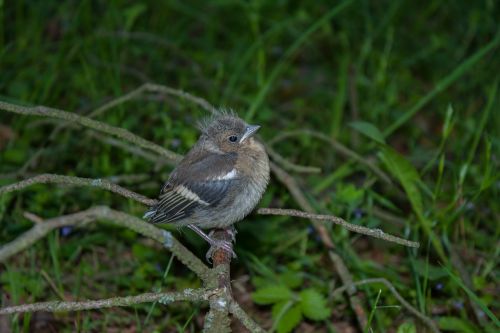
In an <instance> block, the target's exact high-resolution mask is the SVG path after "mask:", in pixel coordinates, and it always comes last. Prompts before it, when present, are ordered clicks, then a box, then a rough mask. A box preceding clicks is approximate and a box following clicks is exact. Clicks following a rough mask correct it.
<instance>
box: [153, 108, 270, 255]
mask: <svg viewBox="0 0 500 333" xmlns="http://www.w3.org/2000/svg"><path fill="white" fill-rule="evenodd" d="M258 129H259V126H252V125H248V124H246V123H245V122H244V121H243V120H242V119H240V118H238V117H237V116H236V115H234V114H228V113H220V114H217V115H215V116H214V117H212V118H211V119H210V120H209V121H207V122H206V123H205V124H204V125H202V128H201V131H202V134H201V136H200V138H199V140H198V142H197V143H196V144H195V145H194V146H193V148H191V150H190V151H189V152H188V153H187V154H186V156H185V157H184V159H183V160H182V161H181V162H180V163H179V165H178V166H177V167H176V168H175V169H174V171H173V172H172V173H171V175H170V177H169V179H168V181H167V183H166V184H165V185H164V186H163V188H162V190H161V193H160V196H159V201H158V203H157V204H156V205H155V206H153V207H151V209H150V210H149V211H148V212H146V214H145V215H144V217H145V218H146V219H147V220H148V221H150V222H152V223H172V224H174V225H177V226H188V227H190V228H191V229H193V230H195V231H196V232H198V233H199V234H200V235H201V236H202V237H203V238H205V239H206V240H207V241H208V242H209V243H210V244H211V245H212V246H214V247H225V245H224V244H216V242H215V241H213V240H212V239H211V238H210V237H209V236H207V235H206V234H205V233H203V232H202V231H201V230H200V228H202V229H210V228H225V227H229V226H231V225H233V224H234V223H235V222H238V221H240V220H242V219H243V218H244V217H245V216H246V215H248V214H249V213H250V212H251V211H252V209H253V208H254V207H255V206H256V205H257V203H258V202H259V200H260V198H261V197H262V195H263V193H264V191H265V189H266V187H267V183H268V182H269V159H268V156H267V153H266V151H265V149H264V147H263V146H262V144H261V143H259V142H258V141H257V140H256V139H255V138H254V137H253V135H254V134H255V132H256V131H257V130H258Z"/></svg>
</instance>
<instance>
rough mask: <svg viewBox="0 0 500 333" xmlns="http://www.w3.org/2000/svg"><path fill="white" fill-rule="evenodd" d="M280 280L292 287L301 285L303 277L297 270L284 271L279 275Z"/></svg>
mask: <svg viewBox="0 0 500 333" xmlns="http://www.w3.org/2000/svg"><path fill="white" fill-rule="evenodd" d="M279 279H280V281H281V282H283V283H284V284H285V285H286V286H287V287H288V288H291V289H294V288H298V287H300V286H301V285H302V283H303V281H304V279H303V278H302V275H301V274H300V273H299V272H295V271H286V272H285V273H283V274H281V275H280V276H279Z"/></svg>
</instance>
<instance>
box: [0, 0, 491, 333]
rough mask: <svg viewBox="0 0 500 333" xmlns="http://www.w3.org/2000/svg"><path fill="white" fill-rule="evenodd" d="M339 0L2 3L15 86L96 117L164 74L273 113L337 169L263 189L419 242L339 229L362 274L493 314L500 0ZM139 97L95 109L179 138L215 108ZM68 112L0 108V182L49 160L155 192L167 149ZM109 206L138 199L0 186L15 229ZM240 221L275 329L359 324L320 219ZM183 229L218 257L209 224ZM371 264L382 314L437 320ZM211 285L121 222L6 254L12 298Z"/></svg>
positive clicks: (378, 316)
mask: <svg viewBox="0 0 500 333" xmlns="http://www.w3.org/2000/svg"><path fill="white" fill-rule="evenodd" d="M336 5H337V7H335V8H334V6H330V5H329V4H328V3H327V2H304V3H300V2H286V1H280V2H262V1H254V2H249V3H247V2H227V1H212V2H210V4H206V3H205V2H200V1H189V2H181V1H166V2H156V1H139V2H134V3H125V2H118V3H111V2H87V1H82V2H65V3H59V2H55V1H54V2H50V1H47V2H35V3H32V2H29V3H28V2H23V1H16V2H9V3H8V4H7V3H3V2H1V3H0V18H1V19H2V22H3V24H2V25H1V26H0V45H1V49H0V68H1V72H0V78H1V80H0V99H1V100H4V101H8V102H15V103H17V104H24V105H46V106H50V107H55V108H58V109H62V110H68V111H72V112H73V113H75V114H78V115H89V113H91V112H92V111H94V110H96V109H98V108H99V107H100V106H102V105H105V103H106V102H107V101H110V100H112V99H114V98H116V97H118V96H122V95H125V94H127V93H128V92H131V91H133V90H134V89H136V88H137V87H140V86H141V85H142V84H144V83H155V84H161V85H166V86H169V87H173V88H178V89H182V90H183V91H186V92H188V93H191V94H193V95H196V96H200V97H203V98H204V99H206V100H208V101H209V102H210V103H212V104H214V105H217V106H224V107H230V108H233V109H234V110H235V111H237V112H238V113H239V114H240V115H241V116H242V117H246V118H247V119H251V121H252V122H253V123H256V124H259V125H261V126H262V129H261V136H262V138H263V139H264V140H265V141H266V142H267V143H268V144H269V145H270V146H271V147H272V148H273V150H274V151H275V152H277V153H278V154H280V155H281V156H283V157H285V158H286V159H287V160H288V161H290V162H293V163H295V164H298V165H302V166H314V167H319V168H321V173H314V172H312V173H297V172H295V171H293V170H289V173H290V174H291V175H292V176H293V177H294V179H295V182H296V185H297V187H298V188H299V189H300V191H301V193H304V194H305V195H304V197H303V198H302V199H300V198H298V197H297V195H296V194H294V192H293V187H292V188H290V187H286V186H283V185H282V181H280V180H279V179H278V178H277V177H275V178H274V179H273V181H272V183H271V186H270V187H269V189H268V191H267V193H266V195H265V197H264V198H263V200H262V202H261V204H260V206H261V207H269V206H272V207H288V208H297V209H301V210H308V209H307V208H304V205H306V206H307V205H308V206H309V207H310V209H311V210H313V211H314V212H316V213H319V214H332V215H336V216H340V217H342V218H344V219H345V220H347V221H350V222H352V223H355V224H359V225H362V226H366V227H370V228H375V229H377V228H380V229H382V230H384V231H385V232H390V233H392V234H397V235H403V236H404V237H405V238H408V239H411V240H413V241H418V242H420V243H421V247H420V249H418V250H414V249H406V248H404V247H400V246H396V245H393V244H390V243H385V242H382V241H379V240H376V239H372V238H366V237H362V236H359V235H354V234H350V233H348V232H347V231H345V230H343V229H340V228H338V227H332V226H331V225H328V226H327V229H326V230H327V233H328V235H329V237H331V238H332V239H333V243H334V245H335V251H336V253H338V255H339V256H340V257H341V258H342V259H343V261H344V262H345V264H346V266H347V269H348V270H349V272H350V274H351V275H352V278H353V280H354V281H359V280H363V279H385V280H387V281H389V282H391V283H392V284H393V286H394V288H396V289H397V291H398V292H399V294H400V295H401V296H402V297H403V299H404V300H406V301H407V302H409V303H410V304H412V305H413V306H414V307H415V308H416V309H417V310H418V311H420V312H421V313H423V314H425V315H427V316H429V317H431V318H433V319H434V320H435V321H436V322H437V324H438V326H439V327H440V329H442V330H444V331H446V330H449V331H462V332H476V331H491V332H493V331H495V330H496V329H498V328H496V325H497V324H495V319H496V318H495V315H496V316H498V314H499V310H498V309H499V304H498V295H499V291H498V287H497V286H498V285H499V283H498V282H499V281H498V279H499V272H498V256H499V250H498V248H499V247H498V236H499V233H500V228H499V224H498V219H499V213H500V211H499V205H498V203H497V201H498V197H499V193H498V192H499V186H498V184H499V179H498V172H497V170H498V163H499V162H498V156H499V138H498V134H497V132H498V130H497V129H498V128H500V117H499V116H498V107H499V97H498V95H499V94H498V84H499V81H498V79H499V76H498V74H497V73H499V72H500V61H499V60H498V58H499V57H498V50H499V48H498V45H499V44H500V37H499V36H500V35H499V31H498V26H497V21H498V19H497V18H498V17H499V15H500V9H499V8H498V5H497V4H496V3H495V2H484V3H483V2H470V3H462V2H441V1H430V2H427V3H425V4H421V3H412V2H408V1H401V2H395V1H394V2H393V1H386V2H377V3H369V2H367V1H344V2H338V3H337V4H336ZM133 97H134V98H131V99H130V100H127V101H126V102H125V103H121V104H117V105H116V106H114V107H112V108H109V109H106V110H105V111H104V112H102V113H101V114H99V115H96V118H95V119H96V120H99V121H103V122H105V123H107V124H109V125H112V126H116V127H122V128H124V129H127V130H128V131H130V132H132V133H134V134H137V135H138V136H141V137H144V138H145V139H147V140H150V141H152V142H155V143H156V144H158V145H160V146H162V147H165V148H167V149H169V150H171V151H173V152H175V153H177V154H184V153H185V152H186V151H187V150H188V149H189V147H190V146H191V145H192V144H193V143H194V142H195V141H196V139H197V135H198V134H197V130H196V122H197V121H198V120H200V119H201V118H202V117H204V116H207V111H206V110H205V109H204V108H203V105H202V104H196V103H192V101H190V100H189V99H182V98H177V97H175V96H173V95H168V94H167V95H165V94H164V93H160V92H158V91H156V92H155V91H153V90H152V91H147V92H145V93H141V94H137V95H136V96H133ZM200 105H201V106H202V107H200ZM60 124H61V122H58V121H53V120H49V119H45V118H36V117H24V116H19V115H15V114H10V113H6V112H4V111H0V177H1V178H0V185H5V184H10V183H13V182H14V181H16V180H18V179H24V178H28V177H30V176H33V175H35V174H42V173H52V174H60V175H67V176H78V177H86V178H92V179H96V178H102V179H106V180H109V181H110V182H113V183H119V184H120V185H122V186H123V187H125V188H128V189H130V190H132V191H134V192H137V193H141V194H143V195H145V196H148V197H153V196H154V195H155V194H156V193H157V192H158V189H159V188H160V186H161V184H162V182H163V181H164V180H165V179H166V178H167V177H168V172H169V171H170V170H171V167H172V166H171V165H170V164H169V163H166V161H165V160H162V159H161V158H158V156H156V155H151V154H150V155H148V153H147V152H144V151H137V150H135V151H134V150H133V148H129V150H126V149H123V147H120V143H119V142H116V141H112V138H109V137H103V136H99V135H98V134H96V133H95V132H93V131H90V130H88V129H84V128H81V127H75V126H65V127H61V128H59V126H60ZM55 128H59V129H58V130H57V131H54V129H55ZM300 200H303V201H305V202H302V203H301V201H300ZM99 204H106V205H109V206H111V207H113V208H114V209H118V210H122V211H127V212H128V213H130V214H132V215H136V216H141V215H142V213H143V212H144V206H141V205H139V204H137V203H136V202H133V201H132V200H129V201H127V200H123V199H122V198H118V197H117V196H115V195H113V194H111V193H107V192H105V191H101V190H98V189H95V190H90V189H87V188H85V189H83V188H76V187H74V188H68V187H57V186H55V185H35V186H33V187H32V188H30V189H29V190H28V189H27V190H25V191H22V192H16V193H9V194H7V195H2V196H0V244H5V243H7V242H9V241H11V240H13V239H14V238H16V237H17V236H19V235H20V234H22V233H23V232H24V231H26V230H28V229H29V228H31V227H32V225H33V222H31V221H30V220H28V219H26V218H25V217H24V216H23V213H24V212H30V213H32V214H36V215H39V216H41V217H43V218H47V219H48V218H51V217H55V216H58V215H61V214H70V213H74V212H77V211H81V210H85V209H87V208H89V207H91V206H93V205H99ZM237 227H238V231H239V233H238V240H237V243H236V248H235V251H236V252H237V253H238V256H239V259H238V260H237V261H236V262H233V264H232V277H233V279H234V281H233V291H234V294H235V298H236V299H237V300H238V301H239V303H240V304H241V306H242V307H244V308H245V310H247V311H248V312H250V313H251V314H252V317H253V318H254V319H255V320H256V321H258V322H259V323H261V324H262V326H263V327H265V328H267V329H271V328H273V329H275V330H277V331H278V332H287V331H290V330H291V329H293V328H294V327H297V328H296V331H297V332H335V331H336V332H344V331H345V332H347V331H349V330H359V325H358V323H357V314H356V312H355V311H353V309H352V303H348V302H347V300H346V298H343V297H340V296H339V292H338V291H336V292H333V291H334V290H336V289H337V288H339V287H342V285H343V284H344V282H342V281H341V279H340V278H339V277H338V273H337V272H336V271H335V270H334V269H333V267H332V265H330V261H329V252H326V251H325V248H324V242H323V241H322V239H321V237H322V235H321V234H318V233H317V232H316V230H317V229H314V228H312V227H311V224H310V223H308V222H299V220H298V219H296V218H287V217H272V216H263V215H257V214H253V215H252V216H250V217H249V218H247V219H246V220H245V221H244V222H242V223H240V224H238V226H237ZM171 231H173V233H174V235H175V236H176V237H177V238H179V239H180V240H181V241H182V242H183V243H184V244H185V245H187V246H188V247H189V248H190V249H193V250H194V251H195V252H196V254H197V255H198V256H199V257H200V258H202V257H204V251H205V250H206V249H205V244H203V243H202V241H200V240H199V239H197V237H196V235H193V234H191V232H190V231H185V230H182V231H176V230H171ZM377 281H378V282H377V284H360V285H359V286H358V287H357V288H358V294H357V295H358V296H359V298H360V302H361V305H362V307H363V308H364V309H365V311H366V315H367V318H368V319H369V321H368V325H369V326H370V327H371V328H372V329H373V330H374V331H376V332H384V331H396V330H398V329H399V332H413V331H415V330H416V331H417V332H420V331H422V330H423V326H421V324H420V323H419V322H418V321H415V320H414V319H413V317H412V316H411V315H410V313H409V312H408V311H406V310H405V309H404V308H403V307H401V306H400V303H399V299H398V298H397V296H395V295H394V294H393V293H392V292H391V290H390V288H387V287H386V286H384V284H383V283H384V282H380V281H381V280H377ZM197 287H199V282H198V280H197V279H196V278H195V276H194V274H192V273H191V272H189V271H188V270H186V268H185V267H183V266H182V265H181V264H180V263H179V262H177V261H175V260H174V261H171V257H170V254H168V253H166V252H165V251H164V250H163V249H161V247H158V246H156V245H154V244H151V242H149V241H148V240H146V239H144V238H141V237H139V236H137V235H135V234H133V233H132V232H130V231H127V230H123V229H118V228H116V227H113V226H112V225H99V226H97V225H95V226H89V227H88V228H85V229H81V228H73V227H65V228H62V229H60V230H59V231H57V232H56V231H54V232H51V233H50V234H49V236H48V237H47V238H46V239H45V240H41V241H40V242H38V243H36V244H34V245H33V246H32V247H31V248H30V249H28V250H26V251H25V252H23V253H22V254H20V255H18V256H16V257H15V258H12V259H11V260H9V261H7V262H5V263H4V264H2V266H0V288H1V295H2V300H1V302H2V306H5V305H8V304H21V303H31V302H37V301H44V300H61V299H64V300H79V299H87V298H91V299H99V298H109V297H114V296H119V295H128V294H138V293H145V292H150V291H152V290H159V289H162V290H165V291H172V290H182V289H184V288H197ZM380 290H381V291H380ZM263 295H264V296H265V297H263ZM166 309H168V311H167V310H166ZM325 309H326V311H325ZM204 312H205V311H204V308H203V307H201V306H197V305H191V304H187V303H186V304H184V303H180V304H179V305H178V306H176V307H166V308H165V307H162V306H159V305H155V306H152V305H151V304H142V305H135V306H134V307H129V308H121V309H120V308H117V309H108V310H106V311H99V312H79V313H67V314H57V315H49V314H43V315H40V314H27V315H24V316H19V317H9V320H8V321H7V322H5V319H3V318H7V317H0V318H1V319H0V331H3V329H2V328H3V327H9V329H11V330H12V331H14V332H24V331H26V332H27V331H30V327H31V330H35V329H38V330H42V331H47V330H52V331H68V332H69V331H77V330H79V331H112V330H113V329H114V330H123V329H125V328H131V330H136V331H155V330H156V331H158V332H161V331H176V330H177V331H186V332H196V331H199V327H200V326H201V324H202V322H203V316H202V314H203V313H204ZM496 323H498V320H496ZM405 329H406V330H405ZM233 330H234V331H236V332H238V331H240V330H242V328H240V327H236V326H235V327H233ZM412 330H413V331H412Z"/></svg>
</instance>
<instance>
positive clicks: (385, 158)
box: [379, 147, 423, 216]
mask: <svg viewBox="0 0 500 333" xmlns="http://www.w3.org/2000/svg"><path fill="white" fill-rule="evenodd" d="M379 158H380V159H381V160H382V162H383V163H384V164H385V166H386V168H387V170H389V172H390V173H391V174H392V175H393V176H394V177H395V178H397V179H398V180H399V182H400V183H401V185H402V186H403V188H404V190H405V192H406V194H407V195H408V199H409V200H410V202H411V205H412V207H413V210H414V211H415V213H416V214H417V215H419V216H420V215H421V216H423V204H422V194H421V193H420V190H419V188H418V186H417V183H418V182H419V181H420V177H419V175H418V173H417V170H415V168H414V167H413V165H412V164H411V163H410V162H408V160H406V159H405V158H404V157H403V156H401V155H400V154H399V153H398V152H396V151H395V150H394V149H392V148H390V147H384V148H382V151H381V153H380V154H379Z"/></svg>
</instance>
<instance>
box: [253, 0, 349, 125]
mask: <svg viewBox="0 0 500 333" xmlns="http://www.w3.org/2000/svg"><path fill="white" fill-rule="evenodd" d="M352 2H353V0H344V1H342V2H341V3H340V4H339V5H337V6H335V7H334V8H332V9H331V10H330V11H328V12H327V13H326V14H325V15H323V16H322V17H321V18H320V19H319V20H317V21H316V22H315V23H314V24H313V25H311V26H310V27H309V28H308V29H307V30H306V31H304V33H302V35H300V36H299V38H297V39H296V40H295V42H294V43H293V44H292V45H291V46H290V47H289V48H288V49H287V50H286V52H285V54H284V55H283V57H282V58H281V59H280V61H279V62H278V64H277V65H276V66H275V67H274V68H273V70H272V72H271V74H270V75H269V77H268V79H267V81H266V83H265V84H264V85H263V86H262V88H261V89H260V90H259V92H258V94H257V96H256V97H255V98H254V100H253V103H252V104H251V105H250V108H249V109H248V111H247V114H246V116H245V120H246V121H248V122H250V121H251V120H252V118H253V116H254V115H255V112H256V111H257V109H258V108H259V107H260V106H261V104H262V102H263V101H264V98H266V96H267V94H268V93H269V90H270V89H271V86H272V84H273V83H274V81H275V80H276V78H277V77H278V75H279V74H280V73H281V72H282V71H283V69H284V68H285V65H286V64H287V63H288V61H289V60H290V58H291V57H292V55H293V54H294V53H295V52H296V51H297V50H298V49H299V47H300V46H302V44H304V42H306V41H307V40H308V38H309V36H310V35H311V34H313V33H314V32H315V31H316V30H318V29H319V28H321V27H322V26H323V24H325V23H326V22H328V21H329V20H330V19H332V18H333V17H334V16H335V15H337V14H338V13H340V12H341V11H342V10H344V9H345V8H346V7H347V6H349V5H350V4H351V3H352Z"/></svg>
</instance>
